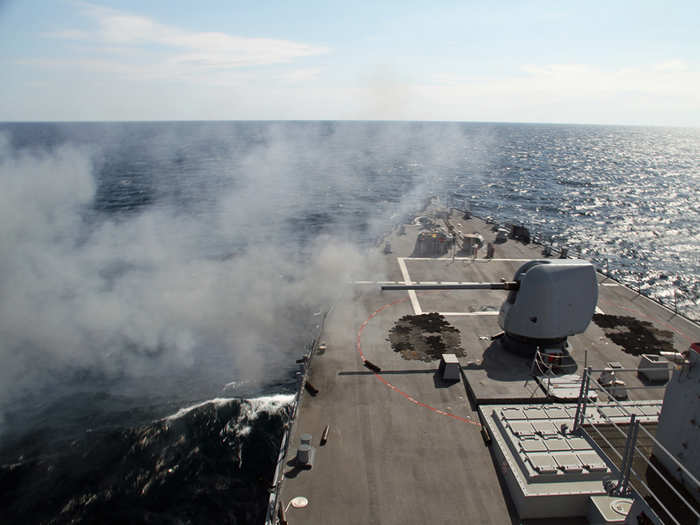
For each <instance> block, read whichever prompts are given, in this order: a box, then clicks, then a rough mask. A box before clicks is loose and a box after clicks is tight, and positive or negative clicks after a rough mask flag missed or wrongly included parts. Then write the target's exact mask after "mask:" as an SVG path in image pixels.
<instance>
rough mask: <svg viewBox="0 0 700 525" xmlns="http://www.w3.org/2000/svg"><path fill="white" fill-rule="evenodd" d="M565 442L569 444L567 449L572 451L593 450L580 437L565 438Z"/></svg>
mask: <svg viewBox="0 0 700 525" xmlns="http://www.w3.org/2000/svg"><path fill="white" fill-rule="evenodd" d="M566 441H567V442H568V443H569V447H571V449H572V450H593V449H592V448H591V445H590V443H588V441H586V440H585V439H583V438H580V437H567V438H566Z"/></svg>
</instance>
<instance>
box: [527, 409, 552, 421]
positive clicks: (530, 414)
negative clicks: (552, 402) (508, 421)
mask: <svg viewBox="0 0 700 525" xmlns="http://www.w3.org/2000/svg"><path fill="white" fill-rule="evenodd" d="M523 413H524V414H525V416H527V418H528V419H547V414H546V413H545V411H544V410H543V409H541V408H538V407H527V408H524V409H523Z"/></svg>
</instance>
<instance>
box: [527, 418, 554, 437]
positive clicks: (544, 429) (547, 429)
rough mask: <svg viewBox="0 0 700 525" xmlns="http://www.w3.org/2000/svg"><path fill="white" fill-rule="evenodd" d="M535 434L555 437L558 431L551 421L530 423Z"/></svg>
mask: <svg viewBox="0 0 700 525" xmlns="http://www.w3.org/2000/svg"><path fill="white" fill-rule="evenodd" d="M532 426H533V428H534V429H535V432H537V433H538V434H541V435H543V436H556V435H557V434H559V429H558V428H557V426H556V425H555V424H554V423H552V422H551V421H547V420H545V421H534V422H533V423H532Z"/></svg>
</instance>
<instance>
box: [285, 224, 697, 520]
mask: <svg viewBox="0 0 700 525" xmlns="http://www.w3.org/2000/svg"><path fill="white" fill-rule="evenodd" d="M451 222H452V224H453V225H456V226H458V228H459V229H461V230H462V231H464V232H465V233H471V232H474V231H479V232H480V233H481V234H482V235H483V236H484V238H485V239H486V241H489V240H492V239H493V237H494V233H493V232H492V231H491V228H490V225H487V224H485V223H483V222H482V221H480V220H477V219H472V220H468V221H463V220H461V219H460V218H459V217H458V216H456V215H454V214H453V216H452V219H451ZM418 231H419V228H418V227H417V226H413V225H411V226H406V227H405V234H404V235H399V234H398V232H395V233H394V234H392V236H391V237H390V242H391V246H392V250H393V253H390V254H386V255H384V257H386V259H387V268H388V269H389V270H388V272H387V275H386V276H385V277H384V279H385V280H386V281H395V282H403V281H405V280H406V275H405V272H406V271H408V274H409V278H410V280H411V281H414V282H415V281H443V282H459V281H492V280H499V279H500V278H504V279H511V278H512V277H513V273H514V271H515V270H516V269H517V268H518V267H519V266H520V264H522V263H523V262H524V260H529V259H532V258H540V257H541V254H540V247H539V246H535V245H523V244H521V243H518V242H514V241H510V240H509V241H508V242H507V243H505V244H501V245H497V246H496V257H495V260H491V261H487V260H484V259H476V260H472V259H471V258H455V260H452V259H451V258H450V257H443V258H439V259H431V260H424V259H423V260H418V259H416V258H411V257H410V254H411V253H412V250H413V245H414V242H415V238H416V235H417V233H418ZM482 255H483V254H482ZM398 258H401V259H402V264H399V260H398ZM402 266H403V268H402ZM600 299H601V301H600V302H599V304H600V305H601V307H602V308H603V311H605V312H606V313H612V314H615V315H633V314H632V311H634V312H637V315H639V316H643V317H644V318H645V319H646V318H648V319H649V320H650V321H651V322H653V323H654V324H655V325H656V324H659V325H660V326H663V327H664V328H666V329H674V330H677V331H678V333H680V334H682V335H678V333H677V334H675V335H674V341H673V343H674V346H676V347H677V349H678V350H679V351H680V350H685V349H686V348H687V346H688V343H687V340H688V339H691V338H694V339H696V340H700V330H699V329H698V327H697V325H694V324H692V323H688V322H687V321H685V320H683V319H681V318H677V317H673V316H670V315H669V312H668V311H667V310H665V309H663V308H661V307H659V306H658V305H655V303H653V302H651V301H648V300H646V299H644V300H641V299H638V298H637V297H636V296H635V294H633V293H631V292H630V290H628V289H626V288H624V287H620V286H603V287H600ZM502 300H503V295H501V293H500V292H496V291H493V292H483V291H481V292H460V291H436V292H435V291H434V292H416V294H415V300H411V298H410V297H409V294H408V293H407V292H405V291H404V292H384V293H382V292H380V290H379V285H378V284H375V283H368V282H362V284H358V285H357V286H355V288H354V294H351V295H349V296H348V297H347V298H346V299H345V300H341V301H340V302H339V303H338V304H336V305H335V306H334V308H333V310H332V312H331V313H330V314H329V316H328V318H327V319H326V325H325V330H324V334H323V335H322V338H323V339H324V340H325V341H326V344H327V350H326V351H325V353H323V354H322V355H317V356H315V357H314V359H313V361H312V366H311V370H310V374H309V381H310V382H311V383H312V384H313V386H314V387H315V388H316V389H318V394H317V395H315V396H311V395H309V394H308V392H304V393H303V395H302V397H301V403H300V406H299V411H298V417H297V420H296V422H295V424H294V426H293V431H292V435H291V436H290V448H289V452H288V454H287V457H286V458H285V464H284V468H283V469H282V471H283V472H284V474H285V476H284V479H283V480H282V486H281V492H280V503H281V504H282V505H285V506H286V505H287V503H288V502H289V500H290V499H291V498H293V497H295V496H304V497H306V498H308V500H309V505H308V507H306V508H305V509H292V508H290V509H289V511H288V513H287V519H288V522H289V523H290V524H294V523H307V524H315V523H319V524H320V523H323V524H328V523H332V524H336V523H337V524H356V523H370V524H394V523H396V524H398V523H401V524H405V523H498V524H501V523H511V522H512V523H518V522H519V521H518V518H517V516H516V515H515V513H514V510H513V507H512V504H510V500H509V496H508V494H507V490H505V488H504V487H505V486H504V485H503V484H502V481H501V478H500V477H499V473H498V471H497V468H496V467H495V465H494V461H493V459H492V454H491V453H490V451H489V449H488V448H487V447H486V446H485V445H484V441H483V439H482V436H481V433H480V426H479V424H478V421H479V417H478V414H477V412H476V411H475V410H473V409H472V406H474V405H473V403H476V404H487V403H491V404H493V403H497V404H507V403H510V402H512V400H514V399H515V400H518V402H525V401H526V400H529V401H530V402H533V403H541V402H544V401H545V396H544V393H543V392H542V390H541V389H539V388H538V387H537V386H536V384H535V382H534V381H533V380H532V377H531V376H529V374H528V372H529V370H528V364H527V362H526V361H523V362H522V363H519V364H517V363H515V362H514V361H513V358H512V357H510V356H505V355H504V354H503V353H502V352H500V351H499V350H498V349H497V348H496V346H495V344H494V342H493V341H491V336H492V335H494V334H496V333H498V332H499V331H500V329H499V327H498V325H497V318H496V316H495V315H494V312H495V311H497V309H498V307H499V306H500V303H501V302H502ZM416 302H417V303H418V305H419V308H420V310H421V311H423V312H430V311H438V312H442V313H443V314H446V316H445V318H446V319H447V320H448V322H449V323H450V324H451V325H453V326H454V327H456V328H458V329H459V331H460V335H461V345H462V348H464V350H465V353H466V355H465V356H464V357H461V358H460V359H459V361H460V364H461V367H462V371H463V378H464V380H463V381H460V382H459V383H456V384H452V385H442V384H440V383H439V381H438V380H437V378H436V370H437V367H438V363H437V361H433V362H423V361H416V360H407V359H404V358H403V357H401V355H400V354H398V353H397V352H394V351H393V349H392V348H391V343H390V342H389V341H388V336H389V330H390V329H391V328H392V327H393V326H394V324H395V322H396V321H397V319H399V318H401V317H402V316H404V315H412V314H414V313H416ZM669 327H670V328H669ZM358 334H359V342H360V348H359V351H358V346H357V344H358ZM570 342H571V347H572V356H573V357H574V358H575V359H576V361H577V363H578V364H579V368H581V367H583V363H584V361H586V362H587V364H589V365H591V366H594V367H596V368H597V367H600V368H602V367H604V366H606V365H607V363H608V362H611V361H617V362H620V363H621V364H622V365H623V366H625V367H629V368H634V367H636V364H637V362H638V358H637V357H635V356H631V355H629V354H626V353H624V352H623V351H621V349H620V347H618V346H617V345H615V344H614V343H612V341H610V340H609V339H608V338H607V337H606V335H605V333H604V332H603V330H602V329H600V328H599V327H598V326H596V325H595V323H591V325H590V326H589V329H588V330H587V331H586V332H585V333H584V334H581V335H578V336H575V337H573V338H571V340H570ZM360 352H361V353H362V355H364V358H366V359H368V360H370V361H371V362H372V363H374V364H376V365H377V366H379V367H381V369H382V372H380V373H379V374H375V373H373V372H371V371H370V370H368V369H367V368H365V367H364V366H363V362H362V357H361V354H360ZM518 359H519V358H518ZM516 365H518V366H516ZM628 375H629V377H627V376H628ZM628 375H625V376H624V377H623V379H624V380H625V381H626V382H627V384H628V385H638V384H641V383H639V380H638V379H637V377H636V374H628ZM631 392H634V393H633V394H632V396H633V399H661V398H662V397H663V390H660V391H656V392H654V393H646V392H644V391H636V390H635V391H631ZM470 396H471V398H472V400H471V401H472V402H471V403H470V400H469V397H470ZM645 396H646V397H645ZM326 425H329V427H330V432H329V439H328V442H327V443H326V444H325V446H320V443H319V439H320V437H321V433H322V431H323V428H324V427H325V426H326ZM302 433H310V434H312V435H313V436H314V441H313V445H314V446H315V447H316V449H317V451H316V455H315V460H314V464H313V468H311V469H310V470H302V469H298V468H295V466H294V462H293V458H294V455H295V453H296V449H297V446H298V444H299V436H300V434H302ZM583 522H585V521H583Z"/></svg>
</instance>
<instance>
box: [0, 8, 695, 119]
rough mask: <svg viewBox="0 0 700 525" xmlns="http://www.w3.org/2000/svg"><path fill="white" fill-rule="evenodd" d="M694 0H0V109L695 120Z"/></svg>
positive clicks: (3, 115)
mask: <svg viewBox="0 0 700 525" xmlns="http://www.w3.org/2000/svg"><path fill="white" fill-rule="evenodd" d="M698 27H700V3H698V2H697V0H688V1H684V0H680V1H676V2H658V1H657V2H647V1H636V2H631V1H629V2H622V1H605V2H598V1H589V2H561V1H553V2H547V1H520V2H515V1H500V2H486V1H484V0H482V1H479V2H473V1H468V0H462V1H454V2H447V1H439V0H433V1H430V2H428V1H425V2H414V1H411V0H401V1H391V0H387V1H364V0H357V1H354V2H334V1H331V0H327V1H301V0H300V1H297V2H289V1H272V0H270V1H265V2H239V1H233V0H200V1H198V2H182V1H175V0H170V1H165V0H152V1H149V2H143V1H132V0H124V1H121V2H113V1H95V2H82V1H74V0H44V1H39V0H22V1H13V0H0V66H1V67H2V71H3V73H2V75H1V77H0V78H1V81H0V82H1V84H0V85H1V86H2V96H1V97H0V121H55V120H58V121H86V120H87V121H112V120H436V121H477V122H547V123H581V124H630V125H656V126H691V127H700V31H698Z"/></svg>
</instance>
